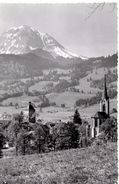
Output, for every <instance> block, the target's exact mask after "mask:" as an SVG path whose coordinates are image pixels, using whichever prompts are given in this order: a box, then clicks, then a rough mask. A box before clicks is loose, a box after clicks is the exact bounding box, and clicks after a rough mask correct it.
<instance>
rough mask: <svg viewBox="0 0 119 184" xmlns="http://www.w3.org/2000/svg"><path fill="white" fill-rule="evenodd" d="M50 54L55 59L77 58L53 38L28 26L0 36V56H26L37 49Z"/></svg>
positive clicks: (16, 28) (14, 28)
mask: <svg viewBox="0 0 119 184" xmlns="http://www.w3.org/2000/svg"><path fill="white" fill-rule="evenodd" d="M38 48H39V49H42V50H45V51H47V52H49V53H50V54H51V55H52V56H53V57H54V58H57V57H59V56H60V57H63V58H70V59H71V58H76V57H78V56H77V55H76V54H73V53H71V52H69V51H68V50H67V49H65V48H64V47H63V46H62V45H61V44H60V43H58V42H57V41H56V40H55V39H54V38H53V37H52V36H50V35H49V34H47V33H42V32H40V31H39V30H35V29H33V28H31V27H30V26H28V25H22V26H19V27H12V28H10V29H9V30H8V31H6V32H4V33H3V34H2V35H1V36H0V54H15V55H17V54H25V53H29V52H31V51H32V50H35V49H38Z"/></svg>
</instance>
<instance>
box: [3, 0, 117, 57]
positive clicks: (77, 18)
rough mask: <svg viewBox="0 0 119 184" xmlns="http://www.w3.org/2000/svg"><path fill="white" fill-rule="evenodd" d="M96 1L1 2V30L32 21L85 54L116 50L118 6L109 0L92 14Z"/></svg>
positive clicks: (93, 55)
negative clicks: (64, 2) (50, 2)
mask: <svg viewBox="0 0 119 184" xmlns="http://www.w3.org/2000/svg"><path fill="white" fill-rule="evenodd" d="M93 5H94V4H91V3H90V4H89V3H88V4H87V3H77V4H0V34H2V33H3V32H4V31H7V30H8V29H9V28H11V27H17V26H21V25H29V26H31V27H32V28H34V29H38V30H39V31H41V32H45V33H48V34H50V35H51V36H53V37H54V38H55V39H56V40H57V41H58V42H59V43H60V44H62V45H63V46H64V47H65V48H67V49H68V50H69V51H71V52H73V53H75V54H78V55H81V56H86V57H96V56H107V55H112V54H114V53H116V52H117V8H116V7H115V8H114V9H113V4H110V3H106V4H105V5H104V6H103V8H102V9H101V8H99V9H97V10H96V11H95V12H94V13H93V14H92V15H91V16H90V17H89V18H87V17H88V15H90V14H91V12H92V8H91V7H92V6H93Z"/></svg>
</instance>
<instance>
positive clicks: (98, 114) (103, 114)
mask: <svg viewBox="0 0 119 184" xmlns="http://www.w3.org/2000/svg"><path fill="white" fill-rule="evenodd" d="M108 117H109V116H108V114H106V113H105V112H97V113H96V114H95V115H94V117H92V118H98V119H107V118H108Z"/></svg>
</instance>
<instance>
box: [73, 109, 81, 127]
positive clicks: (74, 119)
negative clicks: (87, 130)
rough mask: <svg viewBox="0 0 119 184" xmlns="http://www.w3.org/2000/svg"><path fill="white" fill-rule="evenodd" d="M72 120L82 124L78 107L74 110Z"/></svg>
mask: <svg viewBox="0 0 119 184" xmlns="http://www.w3.org/2000/svg"><path fill="white" fill-rule="evenodd" d="M73 122H74V123H75V124H80V125H81V124H82V120H81V117H80V114H79V112H78V109H76V110H75V113H74V118H73Z"/></svg>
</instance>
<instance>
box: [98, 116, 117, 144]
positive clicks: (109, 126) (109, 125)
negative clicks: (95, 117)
mask: <svg viewBox="0 0 119 184" xmlns="http://www.w3.org/2000/svg"><path fill="white" fill-rule="evenodd" d="M101 129H102V130H103V131H104V134H105V137H106V138H107V139H108V140H111V141H112V142H115V141H117V119H116V118H115V117H113V116H112V117H110V118H108V119H107V120H106V121H105V122H104V123H103V124H102V126H101Z"/></svg>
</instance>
